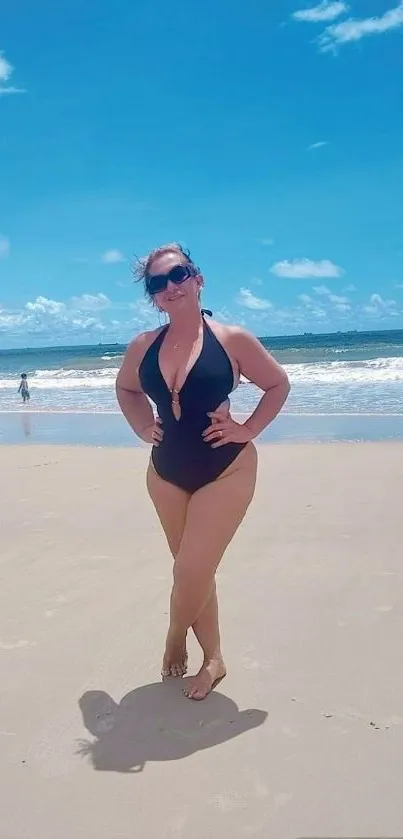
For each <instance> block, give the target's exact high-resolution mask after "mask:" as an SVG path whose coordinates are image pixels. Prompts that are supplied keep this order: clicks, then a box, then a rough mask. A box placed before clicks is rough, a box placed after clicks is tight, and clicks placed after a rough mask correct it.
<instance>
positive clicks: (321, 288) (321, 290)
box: [313, 285, 331, 296]
mask: <svg viewBox="0 0 403 839" xmlns="http://www.w3.org/2000/svg"><path fill="white" fill-rule="evenodd" d="M313 290H314V292H315V294H319V295H323V296H326V295H327V294H331V291H330V288H328V287H327V285H315V286H314V287H313Z"/></svg>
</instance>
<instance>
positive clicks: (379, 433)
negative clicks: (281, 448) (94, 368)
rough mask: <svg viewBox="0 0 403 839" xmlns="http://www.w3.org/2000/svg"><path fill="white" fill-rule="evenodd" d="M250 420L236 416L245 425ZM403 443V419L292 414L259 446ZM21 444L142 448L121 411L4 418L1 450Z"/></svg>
mask: <svg viewBox="0 0 403 839" xmlns="http://www.w3.org/2000/svg"><path fill="white" fill-rule="evenodd" d="M248 415H249V414H245V413H242V414H240V413H236V412H234V413H233V416H234V418H235V419H238V421H243V419H244V418H246V417H247V416H248ZM369 441H373V442H375V441H385V442H391V441H403V414H374V413H371V414H365V415H364V414H307V413H304V414H302V413H301V414H293V413H287V412H285V411H284V412H282V413H281V414H280V415H279V416H278V417H277V418H276V419H275V420H274V421H273V422H272V423H271V425H269V426H268V428H266V429H265V430H264V431H263V432H262V434H260V435H259V436H258V437H257V438H256V439H255V442H256V443H257V444H261V443H270V444H273V445H284V444H286V443H290V442H292V443H303V442H311V443H326V442H355V443H359V442H369ZM18 444H22V445H25V446H27V447H30V446H32V445H37V444H46V445H49V446H55V445H71V446H76V445H80V446H82V447H85V446H95V447H101V448H143V447H144V446H146V444H145V443H144V442H142V441H141V440H140V439H139V438H138V437H137V436H136V435H135V434H134V432H133V431H132V430H131V428H130V426H129V425H128V423H127V422H126V420H125V418H124V417H123V415H122V414H121V412H120V411H117V412H116V413H115V412H113V413H112V412H110V411H104V412H101V411H98V412H96V413H94V412H93V411H82V412H77V411H31V410H25V409H23V410H20V411H15V412H4V413H0V448H2V447H3V446H7V445H18Z"/></svg>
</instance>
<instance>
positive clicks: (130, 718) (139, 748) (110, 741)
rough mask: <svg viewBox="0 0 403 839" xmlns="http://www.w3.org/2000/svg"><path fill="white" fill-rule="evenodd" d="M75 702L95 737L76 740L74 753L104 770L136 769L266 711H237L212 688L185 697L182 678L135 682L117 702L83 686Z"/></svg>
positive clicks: (252, 722) (204, 743) (204, 744)
mask: <svg viewBox="0 0 403 839" xmlns="http://www.w3.org/2000/svg"><path fill="white" fill-rule="evenodd" d="M79 707H80V710H81V713H82V716H83V721H84V725H85V727H86V728H87V729H88V731H89V732H90V733H91V734H92V735H93V736H94V737H95V738H96V739H95V740H82V741H80V743H79V747H78V753H79V754H81V755H82V756H89V757H90V758H91V761H92V765H93V767H94V769H97V770H103V771H109V772H141V771H142V770H143V769H144V767H145V765H146V763H147V762H148V761H159V760H180V759H182V758H185V757H189V756H190V755H192V754H194V753H195V752H198V751H202V750H203V749H209V748H211V747H212V746H217V745H218V744H219V743H224V742H225V741H226V740H231V739H232V738H234V737H238V736H239V735H240V734H243V733H244V732H246V731H249V730H250V729H252V728H257V727H258V726H259V725H262V724H263V723H264V722H265V720H266V719H267V712H266V711H259V710H255V709H248V710H245V711H239V709H238V707H237V705H236V704H235V702H233V700H232V699H229V698H228V697H227V696H224V694H222V693H217V692H216V691H213V692H212V693H211V694H210V695H209V696H208V697H207V699H205V700H204V702H194V701H191V700H189V699H187V698H186V697H185V696H184V695H183V681H182V679H165V680H164V681H162V682H157V683H154V684H150V685H144V686H142V687H138V688H136V689H135V690H132V691H130V693H127V694H126V696H124V697H123V699H122V700H121V702H120V704H117V703H116V702H115V701H114V700H113V699H112V697H111V696H109V694H107V693H104V692H103V691H98V690H93V691H88V692H86V693H84V694H83V696H82V697H81V698H80V700H79Z"/></svg>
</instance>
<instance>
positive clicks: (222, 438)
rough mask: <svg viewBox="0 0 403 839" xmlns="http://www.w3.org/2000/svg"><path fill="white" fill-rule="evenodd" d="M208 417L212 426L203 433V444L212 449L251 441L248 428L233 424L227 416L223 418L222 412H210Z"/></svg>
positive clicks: (241, 424) (236, 423)
mask: <svg viewBox="0 0 403 839" xmlns="http://www.w3.org/2000/svg"><path fill="white" fill-rule="evenodd" d="M208 416H209V417H210V419H211V421H212V425H210V426H209V427H208V428H206V430H205V431H203V434H202V437H203V439H204V442H205V443H211V448H212V449H218V448H220V446H225V445H226V444H227V443H249V442H250V441H251V440H252V439H253V435H252V432H251V431H250V430H249V428H248V426H247V425H245V424H244V423H239V422H235V420H233V419H232V417H231V416H230V415H229V414H228V416H225V415H223V413H222V411H212V412H211V413H210V414H209V415H208Z"/></svg>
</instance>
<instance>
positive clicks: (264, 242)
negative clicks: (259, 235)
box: [260, 237, 274, 248]
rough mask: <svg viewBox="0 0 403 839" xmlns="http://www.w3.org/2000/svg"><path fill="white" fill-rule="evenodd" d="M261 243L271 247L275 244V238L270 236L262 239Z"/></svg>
mask: <svg viewBox="0 0 403 839" xmlns="http://www.w3.org/2000/svg"><path fill="white" fill-rule="evenodd" d="M260 244H261V245H263V246H264V247H265V248H271V247H272V246H273V245H274V239H271V238H270V237H269V238H267V239H261V240H260Z"/></svg>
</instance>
